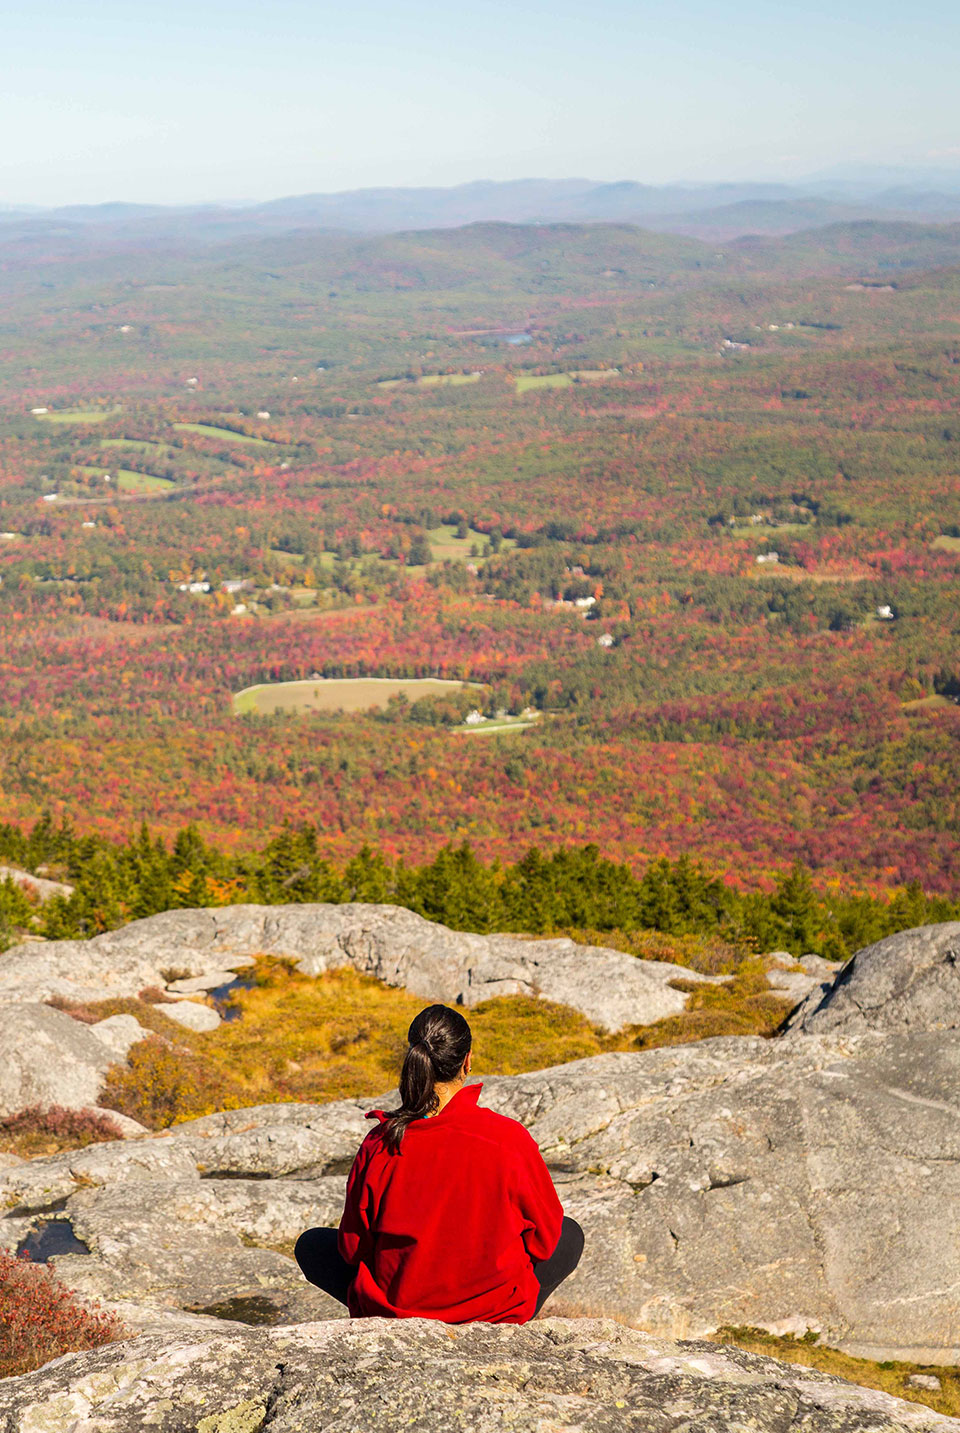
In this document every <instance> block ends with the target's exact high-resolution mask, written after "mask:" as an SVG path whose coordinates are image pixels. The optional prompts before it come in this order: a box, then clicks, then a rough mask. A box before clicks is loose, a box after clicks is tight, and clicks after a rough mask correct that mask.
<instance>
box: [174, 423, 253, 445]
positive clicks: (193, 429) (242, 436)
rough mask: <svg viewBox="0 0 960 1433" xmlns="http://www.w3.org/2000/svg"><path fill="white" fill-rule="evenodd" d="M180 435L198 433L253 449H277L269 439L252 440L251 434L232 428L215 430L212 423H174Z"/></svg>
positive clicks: (201, 435)
mask: <svg viewBox="0 0 960 1433" xmlns="http://www.w3.org/2000/svg"><path fill="white" fill-rule="evenodd" d="M173 426H174V428H176V430H177V431H178V432H179V433H197V434H198V435H199V436H200V437H201V438H222V439H224V440H226V441H227V442H230V443H246V444H248V445H249V446H250V447H251V448H276V447H278V446H279V445H278V444H277V443H272V442H271V441H270V440H269V438H251V437H250V434H249V433H235V432H234V431H233V429H232V428H215V427H214V426H213V425H212V424H211V423H174V425H173Z"/></svg>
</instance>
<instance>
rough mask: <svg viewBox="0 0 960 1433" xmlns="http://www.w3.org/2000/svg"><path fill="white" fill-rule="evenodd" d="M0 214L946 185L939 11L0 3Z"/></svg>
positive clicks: (953, 113)
mask: <svg viewBox="0 0 960 1433" xmlns="http://www.w3.org/2000/svg"><path fill="white" fill-rule="evenodd" d="M3 10H4V14H3V16H2V27H0V35H2V41H0V44H2V50H0V125H2V129H0V133H2V135H3V144H2V146H0V202H6V203H38V204H54V203H65V202H75V201H100V200H106V199H127V200H151V199H152V200H158V201H162V202H175V201H193V200H199V199H229V198H269V197H274V196H278V195H281V194H291V193H305V192H309V191H316V190H328V189H346V188H355V187H360V186H364V185H375V184H453V183H458V182H461V181H464V180H469V179H476V178H494V179H507V178H520V177H523V176H529V175H544V176H548V177H560V176H566V175H585V176H589V177H596V178H598V179H620V178H630V179H639V180H644V181H650V182H662V181H666V180H674V179H713V178H743V177H753V176H758V177H773V176H778V177H786V178H789V177H792V176H797V175H800V174H804V173H809V172H810V171H812V170H815V169H818V168H820V167H825V166H830V165H833V164H834V163H836V162H838V161H848V160H862V161H883V162H905V161H907V162H913V163H916V162H920V163H930V164H941V165H949V166H950V167H954V166H960V104H958V101H957V68H958V57H960V4H957V0H914V3H913V4H911V5H906V6H905V5H903V4H902V0H833V3H824V0H801V3H794V4H790V3H789V0H736V3H730V0H658V3H649V0H472V3H469V4H465V3H463V0H448V3H440V0H403V3H400V0H340V3H337V4H329V3H327V0H270V3H263V0H257V3H253V0H230V3H227V0H162V3H154V4H150V5H147V4H145V3H143V0H92V3H90V4H87V5H80V4H78V3H77V0H34V3H33V4H31V5H25V4H22V3H16V4H14V3H13V0H5V3H4V5H3Z"/></svg>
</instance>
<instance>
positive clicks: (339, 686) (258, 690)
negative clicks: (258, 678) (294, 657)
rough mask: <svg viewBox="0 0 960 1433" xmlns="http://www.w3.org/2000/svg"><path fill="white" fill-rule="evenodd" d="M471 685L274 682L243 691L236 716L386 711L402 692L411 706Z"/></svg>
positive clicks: (387, 680)
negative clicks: (420, 700) (428, 698)
mask: <svg viewBox="0 0 960 1433" xmlns="http://www.w3.org/2000/svg"><path fill="white" fill-rule="evenodd" d="M469 685H471V684H470V683H468V682H448V681H442V680H441V679H440V678H435V677H418V678H411V679H410V680H405V679H403V678H399V677H319V678H317V679H316V680H314V681H302V682H271V683H266V682H265V683H263V684H261V685H260V686H255V687H244V689H243V691H241V692H236V693H235V694H234V697H233V713H234V716H245V715H247V714H249V713H255V714H257V715H258V716H268V715H272V714H273V713H275V712H308V711H314V712H336V711H344V712H364V711H371V710H373V709H374V708H377V707H385V706H386V705H387V702H388V701H389V700H390V698H391V697H396V696H399V695H400V694H401V692H402V693H403V694H404V695H405V696H406V697H407V698H408V699H409V700H410V701H412V702H415V701H417V700H418V699H419V698H420V697H435V696H443V695H445V694H446V693H448V692H452V691H459V690H460V688H461V687H464V686H469Z"/></svg>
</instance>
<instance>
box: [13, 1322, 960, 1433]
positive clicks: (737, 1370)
mask: <svg viewBox="0 0 960 1433" xmlns="http://www.w3.org/2000/svg"><path fill="white" fill-rule="evenodd" d="M142 1428H152V1429H157V1430H159V1433H188V1430H190V1433H194V1430H196V1433H261V1430H271V1433H319V1430H321V1429H323V1430H324V1433H368V1430H380V1433H393V1430H397V1433H399V1430H400V1429H403V1430H406V1431H407V1433H409V1430H411V1429H412V1430H414V1433H436V1430H439V1429H469V1430H471V1433H503V1430H510V1433H547V1430H549V1433H588V1430H589V1433H621V1430H636V1433H640V1430H643V1433H648V1430H649V1433H661V1430H662V1433H668V1430H676V1429H678V1428H684V1429H696V1430H698V1433H700V1430H703V1433H725V1430H731V1429H744V1430H745V1429H748V1428H749V1429H750V1430H752V1433H785V1430H787V1429H789V1430H791V1433H887V1430H899V1429H902V1430H912V1433H960V1421H958V1420H956V1419H953V1418H945V1417H943V1416H941V1415H940V1414H937V1413H934V1412H932V1411H931V1410H930V1409H928V1408H925V1407H924V1406H922V1405H920V1404H913V1403H906V1402H903V1401H901V1400H900V1399H897V1398H892V1397H890V1396H889V1395H888V1394H885V1393H879V1392H875V1391H873V1390H872V1389H866V1388H860V1387H858V1386H856V1385H854V1384H850V1383H845V1382H844V1381H843V1380H842V1379H838V1378H834V1377H832V1376H830V1375H827V1374H822V1373H818V1372H816V1371H814V1370H812V1369H808V1368H803V1367H800V1366H797V1365H790V1364H783V1363H778V1362H777V1361H776V1360H774V1359H769V1358H761V1357H757V1356H756V1355H753V1354H748V1353H744V1352H742V1351H740V1350H739V1349H735V1348H727V1347H721V1346H718V1345H716V1344H709V1343H672V1342H667V1341H665V1340H662V1339H657V1338H653V1337H651V1336H650V1335H648V1334H644V1333H639V1332H637V1331H636V1330H634V1329H630V1328H626V1327H624V1326H622V1325H620V1324H617V1323H613V1322H610V1321H606V1320H586V1319H583V1320H565V1319H543V1320H540V1321H537V1322H535V1323H532V1324H528V1325H526V1326H525V1327H523V1328H517V1327H515V1326H509V1325H495V1324H471V1325H466V1326H461V1327H451V1326H449V1325H445V1324H439V1323H433V1322H430V1321H428V1320H421V1319H410V1320H405V1321H403V1322H402V1323H397V1322H394V1321H392V1320H386V1319H369V1320H367V1319H365V1320H360V1321H357V1322H351V1323H344V1322H332V1323H312V1324H299V1325H290V1326H286V1327H283V1328H272V1329H253V1328H238V1329H237V1330H236V1331H235V1332H231V1333H229V1334H224V1333H221V1332H219V1330H218V1331H217V1332H213V1333H211V1334H210V1335H209V1336H204V1335H203V1334H201V1333H190V1334H188V1335H186V1336H183V1335H181V1336H179V1337H170V1336H166V1337H164V1336H163V1335H155V1334H154V1335H145V1336H143V1337H140V1338H137V1339H134V1340H132V1341H130V1342H127V1343H120V1344H113V1345H111V1346H110V1347H108V1348H103V1349H98V1350H96V1351H95V1352H92V1353H81V1354H72V1355H69V1356H68V1357H66V1358H62V1359H59V1360H57V1361H56V1362H55V1363H51V1364H47V1365H46V1367H45V1368H42V1369H39V1370H38V1371H37V1372H36V1373H32V1374H24V1375H23V1376H22V1377H20V1378H12V1379H9V1380H6V1381H5V1382H3V1383H0V1433H76V1430H79V1429H91V1430H92V1429H96V1430H97V1433H135V1430H136V1433H139V1430H140V1429H142Z"/></svg>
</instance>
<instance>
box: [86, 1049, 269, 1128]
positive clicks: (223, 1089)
mask: <svg viewBox="0 0 960 1433" xmlns="http://www.w3.org/2000/svg"><path fill="white" fill-rule="evenodd" d="M100 1102H101V1104H103V1105H105V1106H106V1108H107V1109H111V1110H118V1111H119V1112H120V1114H124V1115H129V1116H130V1118H131V1119H135V1120H139V1122H140V1123H141V1124H144V1125H146V1126H147V1127H148V1128H149V1129H155V1130H156V1129H169V1127H170V1126H171V1125H173V1124H177V1123H178V1122H179V1121H180V1120H186V1119H193V1118H195V1116H197V1115H205V1114H209V1113H210V1112H211V1111H212V1110H224V1109H236V1108H237V1106H238V1105H243V1104H249V1103H251V1101H249V1100H245V1099H244V1098H243V1092H242V1088H241V1087H239V1086H238V1085H236V1084H235V1082H233V1081H231V1079H230V1076H229V1074H228V1073H227V1071H226V1070H222V1069H220V1068H219V1067H218V1065H217V1064H215V1063H214V1062H213V1061H212V1060H209V1059H206V1058H204V1057H203V1056H202V1055H200V1054H198V1053H197V1052H196V1051H194V1050H191V1049H189V1048H188V1047H187V1046H184V1045H174V1044H173V1043H172V1042H171V1041H169V1040H165V1039H164V1038H163V1037H162V1036H158V1035H151V1036H150V1037H149V1038H148V1039H146V1040H140V1041H138V1043H137V1044H136V1045H134V1046H133V1047H132V1048H131V1050H130V1053H129V1054H128V1055H127V1061H126V1064H125V1065H113V1066H111V1068H110V1069H109V1070H108V1071H107V1076H106V1080H105V1081H104V1086H103V1091H102V1093H101V1096H100Z"/></svg>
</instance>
